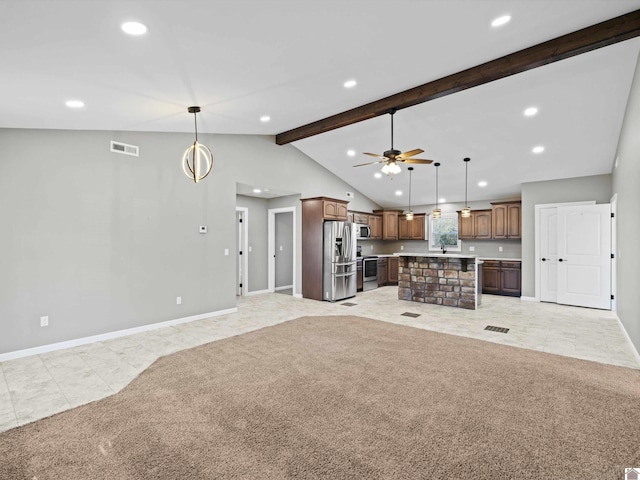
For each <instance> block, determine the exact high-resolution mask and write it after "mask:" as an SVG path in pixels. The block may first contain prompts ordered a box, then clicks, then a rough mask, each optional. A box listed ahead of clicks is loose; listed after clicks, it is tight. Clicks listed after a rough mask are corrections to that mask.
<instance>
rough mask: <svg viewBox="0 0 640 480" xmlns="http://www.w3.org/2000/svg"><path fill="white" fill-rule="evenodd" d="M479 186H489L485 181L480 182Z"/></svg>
mask: <svg viewBox="0 0 640 480" xmlns="http://www.w3.org/2000/svg"><path fill="white" fill-rule="evenodd" d="M478 186H479V187H486V186H487V182H485V181H484V180H480V181H479V182H478Z"/></svg>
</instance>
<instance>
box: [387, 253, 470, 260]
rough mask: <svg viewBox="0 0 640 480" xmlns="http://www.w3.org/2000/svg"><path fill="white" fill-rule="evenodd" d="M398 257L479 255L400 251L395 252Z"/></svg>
mask: <svg viewBox="0 0 640 480" xmlns="http://www.w3.org/2000/svg"><path fill="white" fill-rule="evenodd" d="M394 255H397V256H398V257H424V258H431V257H436V258H473V259H475V258H478V255H463V254H459V253H411V252H407V253H405V252H398V253H394Z"/></svg>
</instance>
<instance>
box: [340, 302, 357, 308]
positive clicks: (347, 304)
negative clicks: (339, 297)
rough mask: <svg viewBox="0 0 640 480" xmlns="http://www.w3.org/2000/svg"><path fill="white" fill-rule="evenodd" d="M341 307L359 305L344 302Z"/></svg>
mask: <svg viewBox="0 0 640 480" xmlns="http://www.w3.org/2000/svg"><path fill="white" fill-rule="evenodd" d="M340 305H344V306H345V307H355V306H356V305H357V303H351V302H344V303H341V304H340Z"/></svg>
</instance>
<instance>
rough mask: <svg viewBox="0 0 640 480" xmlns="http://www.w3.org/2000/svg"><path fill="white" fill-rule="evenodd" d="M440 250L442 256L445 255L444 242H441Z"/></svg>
mask: <svg viewBox="0 0 640 480" xmlns="http://www.w3.org/2000/svg"><path fill="white" fill-rule="evenodd" d="M440 248H441V249H442V254H443V255H444V254H445V253H447V249H446V248H444V242H442V243H441V244H440Z"/></svg>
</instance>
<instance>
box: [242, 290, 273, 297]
mask: <svg viewBox="0 0 640 480" xmlns="http://www.w3.org/2000/svg"><path fill="white" fill-rule="evenodd" d="M263 293H269V290H256V291H254V292H247V295H246V296H247V297H250V296H251V295H262V294H263Z"/></svg>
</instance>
